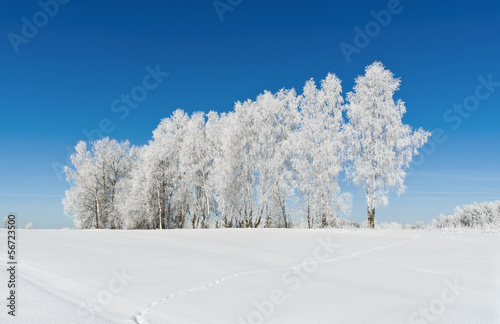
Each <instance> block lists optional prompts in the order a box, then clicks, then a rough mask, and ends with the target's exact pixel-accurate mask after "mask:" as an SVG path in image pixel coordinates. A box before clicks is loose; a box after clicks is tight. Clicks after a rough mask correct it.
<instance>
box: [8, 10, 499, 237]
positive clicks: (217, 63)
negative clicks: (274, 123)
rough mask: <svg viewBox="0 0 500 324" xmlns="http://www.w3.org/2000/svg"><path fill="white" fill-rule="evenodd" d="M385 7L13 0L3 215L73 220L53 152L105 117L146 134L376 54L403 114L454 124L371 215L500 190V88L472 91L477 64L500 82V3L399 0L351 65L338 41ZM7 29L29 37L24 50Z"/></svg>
mask: <svg viewBox="0 0 500 324" xmlns="http://www.w3.org/2000/svg"><path fill="white" fill-rule="evenodd" d="M43 1H44V0H42V2H43ZM61 1H62V0H61ZM62 2H64V1H62ZM221 2H223V3H228V1H227V0H221ZM232 2H233V3H237V2H238V1H236V0H233V1H232ZM388 5H389V6H392V5H394V3H391V2H389V1H385V0H384V1H380V0H377V1H352V0H350V1H342V2H340V1H335V2H333V1H326V0H325V1H250V0H243V1H241V3H240V4H238V5H237V6H232V8H231V9H232V11H227V12H225V13H224V14H223V18H224V20H223V21H221V20H220V18H219V15H218V14H217V12H216V10H215V8H214V6H213V4H212V1H211V0H207V1H190V0H183V1H105V2H102V1H95V0H89V1H69V2H68V3H67V4H64V5H60V8H59V12H57V13H56V14H55V15H54V17H49V18H48V19H47V21H44V18H45V17H48V16H47V15H45V16H44V14H40V13H39V11H41V10H42V9H41V7H40V6H39V4H37V1H14V0H7V1H6V2H5V3H4V4H3V9H2V10H1V11H0V30H1V35H2V41H1V42H0V71H1V94H2V96H1V98H2V117H1V119H0V123H1V124H0V154H1V158H0V218H3V217H4V216H7V214H8V213H9V212H16V213H17V214H18V218H19V223H20V225H24V224H25V223H27V222H28V221H32V222H33V223H34V224H35V227H37V228H60V227H63V226H72V221H71V220H70V219H69V218H67V217H66V216H64V215H63V210H62V205H61V199H62V197H63V195H64V191H65V190H67V189H68V188H69V186H68V184H66V183H65V182H61V181H59V180H60V179H59V178H58V176H57V174H56V173H55V172H54V171H53V169H52V166H53V163H54V162H55V163H60V164H66V163H68V160H67V157H68V152H67V149H66V148H68V147H71V148H72V147H74V145H75V144H76V142H77V141H78V140H84V139H85V135H84V132H83V131H84V130H92V129H96V128H98V127H99V122H100V121H101V120H102V119H104V118H109V119H110V120H111V123H112V127H114V130H113V131H112V132H111V133H109V134H107V135H109V136H110V137H112V138H116V139H119V140H123V139H130V140H131V142H132V143H133V144H137V145H142V144H144V143H146V142H147V140H149V139H150V137H151V132H152V130H153V129H154V128H155V127H156V126H157V124H158V123H159V121H160V119H161V118H163V117H168V116H169V115H170V114H171V112H172V111H173V110H174V109H176V108H182V109H184V110H186V111H188V112H193V111H197V110H203V111H209V110H217V111H219V112H222V111H228V110H231V109H232V108H233V104H234V102H235V101H237V100H245V99H246V98H255V97H256V96H257V95H258V94H259V93H261V92H262V91H263V90H265V89H267V90H270V91H277V90H278V89H280V88H282V87H285V88H291V87H294V88H296V89H301V88H302V86H303V84H304V82H305V81H306V80H308V79H309V78H311V77H313V78H315V79H316V80H320V79H322V78H324V77H325V76H326V74H327V73H328V72H333V73H336V74H337V75H338V76H339V77H340V79H342V80H343V83H342V84H343V88H344V92H347V91H349V90H350V89H351V88H352V85H353V79H354V78H355V77H356V76H357V75H359V74H363V72H364V67H365V66H366V65H368V64H370V63H372V62H373V61H375V60H380V61H382V62H383V63H384V65H385V66H386V67H387V68H388V69H390V70H391V71H392V72H393V73H394V74H395V75H396V76H399V77H401V79H402V86H401V90H400V91H399V92H398V93H397V97H398V98H401V99H402V100H404V101H405V102H406V106H407V110H408V112H407V114H406V115H405V117H404V121H405V122H406V123H409V124H411V125H412V126H414V127H420V126H421V127H423V128H424V129H426V130H430V131H433V130H435V129H437V128H441V129H442V130H443V131H444V134H445V135H444V136H446V140H445V141H444V142H443V141H442V140H439V139H437V141H438V142H440V143H437V144H436V138H434V139H431V142H432V143H434V145H435V147H434V148H433V149H432V147H431V146H432V143H431V144H430V145H427V148H428V149H429V151H428V153H427V154H424V158H423V161H422V162H421V163H419V165H416V166H415V167H414V171H413V172H412V174H411V175H410V176H409V177H408V180H407V185H408V187H409V188H408V191H407V193H406V194H405V195H403V196H401V197H400V198H396V197H394V198H392V199H391V200H390V206H389V207H387V208H385V209H379V210H378V211H377V215H376V219H377V220H378V221H399V222H403V223H407V222H411V223H414V222H415V221H417V220H424V221H426V222H428V221H430V219H432V218H435V217H437V216H438V215H439V213H445V214H450V213H452V211H453V209H454V207H455V206H456V205H462V204H469V203H472V202H474V201H477V202H482V201H489V200H496V199H500V168H499V165H500V150H499V139H500V127H499V121H500V87H499V86H498V85H495V86H491V89H492V91H489V92H488V91H487V89H486V88H485V87H483V88H481V90H480V92H479V96H481V98H483V99H482V100H479V99H477V102H475V101H474V100H476V99H474V98H472V97H470V96H473V97H475V98H477V96H476V94H475V90H476V87H478V85H480V84H481V82H480V81H479V80H478V77H480V76H483V77H484V78H485V79H487V78H488V76H489V75H491V77H492V80H493V81H494V82H500V57H499V53H500V19H499V17H500V4H499V3H498V1H482V0H479V1H430V0H413V1H408V0H402V1H401V2H400V4H399V6H397V7H394V8H396V9H394V12H397V13H393V14H391V21H390V22H389V23H388V24H385V25H387V26H383V27H380V30H379V31H378V33H377V30H375V29H372V30H371V34H372V35H373V36H372V37H370V42H369V44H368V45H367V46H366V47H364V48H361V49H359V47H358V49H359V51H358V53H355V54H352V55H351V56H350V62H349V63H348V62H347V60H346V58H345V56H344V55H343V53H342V51H341V48H340V44H341V43H342V42H344V43H348V44H351V45H353V46H354V45H355V44H356V43H355V42H354V38H355V35H356V31H355V27H359V28H360V29H361V30H364V29H365V27H366V26H367V24H368V27H371V28H376V26H375V25H374V24H373V23H372V22H373V21H375V18H374V17H373V16H372V15H371V14H370V12H371V11H372V10H373V11H375V12H379V11H380V10H383V9H387V7H388ZM52 9H53V8H52ZM23 17H26V19H25V20H23ZM34 19H35V22H37V24H38V25H39V26H40V28H38V29H39V30H38V32H37V33H36V35H33V34H34V32H33V30H29V28H27V27H25V28H24V33H25V34H24V36H26V35H27V36H29V37H24V36H23V25H25V22H26V21H29V22H31V23H32V22H33V20H34ZM374 26H375V27H374ZM30 32H31V34H30ZM9 33H14V34H16V35H17V36H18V38H15V39H16V41H15V43H16V42H17V43H16V44H17V45H16V46H14V47H17V50H18V53H16V52H15V49H14V47H13V46H12V44H11V43H12V42H11V40H12V37H13V36H12V34H9ZM9 35H10V37H9ZM20 37H24V40H23V42H22V43H21V41H19V39H21V38H20ZM9 38H10V39H9ZM358 44H360V43H359V42H358ZM157 64H159V65H160V69H161V70H162V71H167V72H169V73H170V74H169V76H168V77H166V78H165V80H164V81H163V82H162V83H161V84H160V85H159V86H158V87H157V88H156V89H154V90H151V91H149V92H148V93H147V98H146V99H145V100H143V101H142V102H140V103H139V104H138V106H137V108H135V109H134V110H131V111H130V114H129V115H128V116H127V117H126V118H125V119H123V120H121V119H120V118H119V117H120V115H121V113H120V114H118V113H115V112H113V111H112V110H111V103H112V102H113V100H115V99H120V96H121V94H122V93H124V94H130V91H131V90H132V88H134V87H135V86H137V85H140V84H141V83H142V79H143V77H144V76H145V75H146V74H147V72H146V70H145V68H146V67H147V66H151V67H153V68H154V67H156V65H157ZM485 96H488V98H486V99H484V98H485ZM467 98H468V99H467ZM464 100H467V103H468V107H469V108H475V110H474V111H473V112H471V113H469V112H468V111H466V110H464V111H463V112H462V113H468V114H470V115H468V116H467V118H465V117H460V121H461V125H460V126H458V127H455V126H457V125H458V124H457V123H458V121H457V116H459V115H458V113H460V109H458V110H457V112H453V111H451V112H448V115H447V118H445V117H443V116H444V114H445V112H446V111H447V110H449V109H453V105H454V104H462V103H463V102H464ZM475 103H478V106H477V107H475V106H471V105H472V104H475ZM447 121H448V122H447ZM440 139H442V136H441V137H440ZM343 187H344V189H346V190H350V191H351V192H352V193H353V194H354V196H355V197H356V198H355V206H354V210H353V216H352V220H354V221H363V220H365V218H366V212H365V201H364V199H363V198H362V197H360V195H359V194H358V192H357V191H356V189H355V188H353V187H351V186H348V185H343Z"/></svg>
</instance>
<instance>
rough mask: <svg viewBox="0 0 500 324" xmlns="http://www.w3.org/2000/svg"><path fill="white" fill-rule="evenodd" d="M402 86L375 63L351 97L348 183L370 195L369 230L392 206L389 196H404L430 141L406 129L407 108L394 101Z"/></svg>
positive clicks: (358, 80) (423, 134)
mask: <svg viewBox="0 0 500 324" xmlns="http://www.w3.org/2000/svg"><path fill="white" fill-rule="evenodd" d="M400 83H401V81H400V79H399V78H394V76H393V74H392V73H391V72H390V71H389V70H387V69H385V68H384V66H383V65H382V63H380V62H374V63H373V64H371V65H369V66H367V67H366V70H365V75H363V76H358V77H357V78H356V80H355V86H354V91H353V92H350V93H348V94H347V101H348V104H347V117H348V119H349V122H348V123H347V125H346V127H345V135H346V140H347V143H348V145H347V157H348V159H349V164H348V166H347V177H348V178H349V179H351V180H352V181H353V183H354V184H355V185H357V186H358V187H359V188H360V189H361V190H362V192H363V193H364V194H366V201H367V213H368V222H369V225H370V227H374V226H375V209H376V207H378V206H384V205H387V204H388V198H387V194H388V192H389V191H390V190H393V189H394V190H396V192H397V194H398V195H399V194H401V193H403V192H404V191H405V189H406V187H405V185H404V179H405V176H406V169H407V168H408V166H409V164H410V162H411V160H412V157H413V155H415V154H418V152H417V149H418V148H420V147H421V146H422V145H424V144H425V142H426V141H427V138H428V137H429V136H430V133H429V132H426V131H424V130H422V129H421V128H420V129H418V130H416V131H414V130H412V128H411V127H410V126H409V125H406V124H403V122H402V118H403V114H404V113H405V112H406V108H405V105H404V102H403V101H401V100H397V101H395V100H394V98H393V96H394V93H395V91H397V90H398V89H399V85H400Z"/></svg>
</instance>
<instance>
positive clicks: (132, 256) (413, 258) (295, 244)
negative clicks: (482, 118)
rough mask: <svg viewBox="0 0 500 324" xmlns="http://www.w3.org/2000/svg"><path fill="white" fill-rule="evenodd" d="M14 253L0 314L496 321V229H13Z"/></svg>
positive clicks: (77, 318)
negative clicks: (11, 297) (11, 304)
mask: <svg viewBox="0 0 500 324" xmlns="http://www.w3.org/2000/svg"><path fill="white" fill-rule="evenodd" d="M5 239H6V232H5V231H4V230H2V231H1V232H0V244H1V250H0V262H1V264H2V268H3V267H6V262H7V260H6V255H7V254H6V251H5V249H6V244H5ZM18 259H19V264H18V279H17V280H18V291H17V294H18V296H17V298H18V300H17V316H16V318H15V320H13V319H12V317H11V316H8V315H7V307H6V306H3V307H2V308H3V310H2V311H0V323H53V324H54V323H235V324H239V323H284V324H285V323H286V324H288V323H467V324H469V323H500V235H499V234H490V233H451V232H427V231H398V232H394V231H372V230H358V231H340V230H338V231H334V230H325V231H323V230H315V231H313V230H299V229H296V230H294V229H284V230H283V229H282V230H279V229H248V230H242V229H234V230H231V229H228V230H168V231H108V230H19V231H18ZM7 281H8V279H7V272H6V271H5V270H4V271H0V285H1V286H2V287H4V288H2V291H3V292H5V294H6V285H7ZM5 294H4V295H5ZM3 298H5V296H4V297H3ZM4 301H5V299H4Z"/></svg>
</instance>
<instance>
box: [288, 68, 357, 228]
mask: <svg viewBox="0 0 500 324" xmlns="http://www.w3.org/2000/svg"><path fill="white" fill-rule="evenodd" d="M341 93H342V87H341V83H340V80H339V79H338V78H337V77H336V76H335V75H333V74H328V75H327V77H326V79H324V80H322V81H321V88H320V89H318V88H317V87H316V84H315V82H314V80H312V79H311V80H309V81H307V82H306V84H305V86H304V90H303V94H302V95H301V96H300V97H299V103H300V104H299V107H300V123H299V128H298V131H297V132H296V133H295V134H294V138H293V143H294V146H293V147H294V151H295V155H294V169H295V172H296V177H297V187H298V189H299V192H300V193H301V195H302V197H303V199H304V202H305V208H304V209H305V210H304V214H305V216H306V219H307V224H308V227H310V228H311V227H317V226H320V227H325V226H329V225H330V226H332V225H334V222H335V219H336V217H337V216H338V215H339V214H346V213H348V212H349V211H350V202H351V197H350V195H349V194H340V187H339V185H338V182H337V179H338V175H339V173H340V172H341V171H342V168H343V162H344V158H343V152H344V142H343V138H342V127H343V125H344V119H343V116H342V111H343V109H344V108H343V106H342V103H343V98H342V96H341Z"/></svg>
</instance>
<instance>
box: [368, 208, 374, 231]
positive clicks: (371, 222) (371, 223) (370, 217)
mask: <svg viewBox="0 0 500 324" xmlns="http://www.w3.org/2000/svg"><path fill="white" fill-rule="evenodd" d="M367 212H368V224H369V226H370V228H375V208H372V210H371V211H370V207H367Z"/></svg>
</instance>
